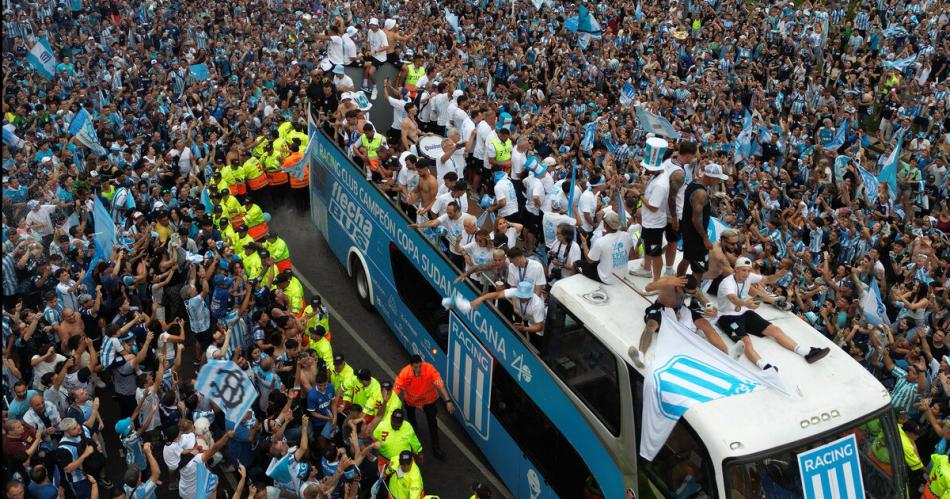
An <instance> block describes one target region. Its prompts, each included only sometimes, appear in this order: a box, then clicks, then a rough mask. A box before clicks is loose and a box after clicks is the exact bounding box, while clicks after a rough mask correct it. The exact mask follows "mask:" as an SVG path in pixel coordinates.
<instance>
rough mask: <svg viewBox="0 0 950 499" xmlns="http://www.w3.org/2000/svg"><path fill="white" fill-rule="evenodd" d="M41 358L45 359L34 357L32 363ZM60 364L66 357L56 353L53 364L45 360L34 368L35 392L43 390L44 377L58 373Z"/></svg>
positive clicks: (38, 356)
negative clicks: (47, 374) (57, 369)
mask: <svg viewBox="0 0 950 499" xmlns="http://www.w3.org/2000/svg"><path fill="white" fill-rule="evenodd" d="M117 355H118V354H117ZM40 357H43V356H42V355H34V356H33V358H32V359H30V361H31V362H32V361H33V360H36V359H37V358H40ZM60 362H66V357H63V356H62V355H60V354H58V353H54V354H53V361H52V362H46V361H45V360H44V361H42V362H40V363H39V364H37V365H35V366H33V389H34V390H41V391H42V390H43V382H42V381H41V380H42V379H43V376H44V375H45V374H46V373H51V372H54V371H56V364H59V363H60Z"/></svg>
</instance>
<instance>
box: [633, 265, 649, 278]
mask: <svg viewBox="0 0 950 499" xmlns="http://www.w3.org/2000/svg"><path fill="white" fill-rule="evenodd" d="M630 275H632V276H636V277H653V271H652V270H650V269H645V268H642V267H641V268H639V269H633V270H631V271H630Z"/></svg>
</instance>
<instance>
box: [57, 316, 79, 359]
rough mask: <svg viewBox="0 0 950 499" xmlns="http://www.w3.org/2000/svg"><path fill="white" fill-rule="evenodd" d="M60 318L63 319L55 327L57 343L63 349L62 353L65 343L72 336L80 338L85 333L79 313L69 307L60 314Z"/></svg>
mask: <svg viewBox="0 0 950 499" xmlns="http://www.w3.org/2000/svg"><path fill="white" fill-rule="evenodd" d="M60 316H61V317H62V318H63V320H62V321H60V323H59V325H57V328H58V332H59V341H60V345H61V346H62V348H63V351H64V352H65V351H66V343H67V342H68V341H69V339H70V338H72V337H73V336H82V335H84V334H85V333H86V327H85V323H84V322H83V321H82V317H80V316H79V313H78V312H76V311H75V310H73V309H72V308H70V307H66V308H64V309H63V311H62V312H60Z"/></svg>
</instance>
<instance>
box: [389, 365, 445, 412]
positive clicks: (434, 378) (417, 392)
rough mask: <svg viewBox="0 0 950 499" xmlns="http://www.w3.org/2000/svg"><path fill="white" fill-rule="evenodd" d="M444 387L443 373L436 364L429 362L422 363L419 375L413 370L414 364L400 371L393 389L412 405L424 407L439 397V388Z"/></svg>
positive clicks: (407, 403)
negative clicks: (440, 372)
mask: <svg viewBox="0 0 950 499" xmlns="http://www.w3.org/2000/svg"><path fill="white" fill-rule="evenodd" d="M440 388H442V375H440V374H439V371H437V370H436V369H435V366H433V365H432V364H430V363H428V362H423V363H422V370H421V371H420V373H419V376H416V375H415V373H413V372H412V365H411V364H410V365H408V366H406V367H404V368H402V371H399V376H396V382H395V383H393V390H394V391H395V392H396V393H398V394H400V395H402V399H403V401H405V402H406V405H408V406H410V407H422V406H424V405H429V404H431V403H433V402H435V401H436V400H438V399H439V389H440Z"/></svg>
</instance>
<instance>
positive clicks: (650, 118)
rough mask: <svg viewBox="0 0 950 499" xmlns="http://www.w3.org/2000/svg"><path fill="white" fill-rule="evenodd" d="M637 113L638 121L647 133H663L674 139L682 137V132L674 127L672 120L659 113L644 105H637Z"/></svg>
mask: <svg viewBox="0 0 950 499" xmlns="http://www.w3.org/2000/svg"><path fill="white" fill-rule="evenodd" d="M636 114H637V122H639V124H640V128H642V129H643V130H644V131H646V132H647V133H652V134H654V135H662V136H664V137H669V138H671V139H673V140H679V139H680V136H681V134H680V133H679V132H677V131H676V128H674V127H673V124H672V123H670V120H668V119H666V118H664V117H662V116H660V115H658V114H653V113H651V112H650V111H647V110H646V108H644V107H643V106H637V108H636Z"/></svg>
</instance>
